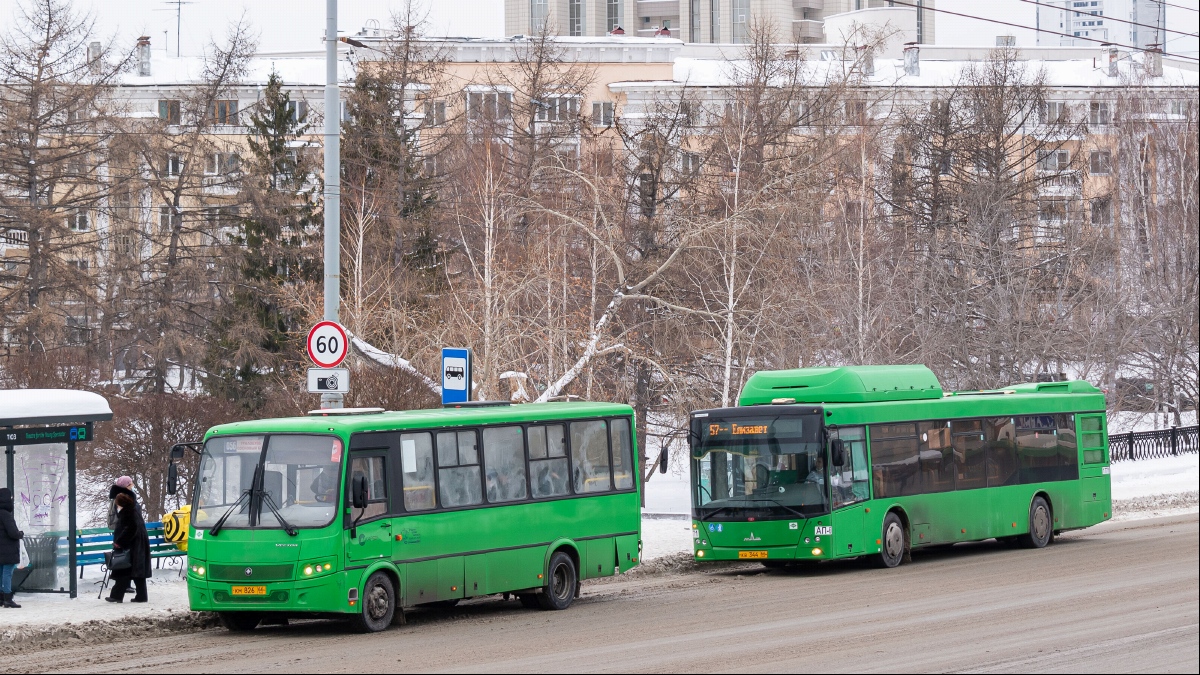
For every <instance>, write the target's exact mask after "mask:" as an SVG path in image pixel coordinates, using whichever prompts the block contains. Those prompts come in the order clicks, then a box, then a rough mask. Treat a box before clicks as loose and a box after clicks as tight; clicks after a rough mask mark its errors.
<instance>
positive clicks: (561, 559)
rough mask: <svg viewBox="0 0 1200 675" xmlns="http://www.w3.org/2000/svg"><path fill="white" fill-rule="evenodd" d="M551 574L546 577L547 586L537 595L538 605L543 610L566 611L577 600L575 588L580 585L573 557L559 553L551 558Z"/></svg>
mask: <svg viewBox="0 0 1200 675" xmlns="http://www.w3.org/2000/svg"><path fill="white" fill-rule="evenodd" d="M549 572H550V573H549V574H548V575H546V576H547V579H546V586H545V588H543V589H542V592H541V593H538V594H537V599H538V605H539V606H540V607H541V608H542V609H566V608H568V607H570V606H571V603H572V602H573V601H574V600H575V588H576V586H577V585H578V583H577V582H578V581H579V573H578V572H576V571H575V562H574V561H573V560H571V556H569V555H567V554H566V553H563V552H562V551H559V552H558V553H555V554H554V555H552V556H550V567H549Z"/></svg>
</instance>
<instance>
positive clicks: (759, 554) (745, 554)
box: [738, 551, 767, 560]
mask: <svg viewBox="0 0 1200 675" xmlns="http://www.w3.org/2000/svg"><path fill="white" fill-rule="evenodd" d="M738 557H739V558H742V559H746V558H752V559H755V560H757V559H760V558H765V557H767V552H766V551H738Z"/></svg>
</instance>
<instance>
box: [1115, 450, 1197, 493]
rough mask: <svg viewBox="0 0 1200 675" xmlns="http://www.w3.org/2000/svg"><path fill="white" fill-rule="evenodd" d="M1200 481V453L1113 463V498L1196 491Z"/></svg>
mask: <svg viewBox="0 0 1200 675" xmlns="http://www.w3.org/2000/svg"><path fill="white" fill-rule="evenodd" d="M1198 483H1200V455H1195V454H1186V455H1179V456H1177V457H1159V458H1157V459H1144V460H1138V461H1132V462H1116V463H1114V464H1113V465H1112V498H1113V499H1114V500H1126V499H1138V498H1145V497H1151V496H1154V495H1163V494H1182V493H1186V492H1195V491H1196V490H1197V484H1198Z"/></svg>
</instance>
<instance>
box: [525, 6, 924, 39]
mask: <svg viewBox="0 0 1200 675" xmlns="http://www.w3.org/2000/svg"><path fill="white" fill-rule="evenodd" d="M933 3H934V0H914V2H912V3H911V4H914V5H917V7H915V8H911V7H901V6H897V5H895V4H894V3H892V2H888V1H887V0H505V4H504V30H505V33H506V34H508V35H536V34H539V33H541V32H542V31H543V30H547V31H549V32H550V33H553V34H555V35H560V36H567V37H585V36H591V37H599V36H602V35H609V34H612V33H613V31H616V30H619V31H620V32H619V33H618V34H624V35H631V36H640V37H655V36H665V37H674V38H679V39H681V40H683V41H685V42H698V43H710V44H726V43H729V44H741V43H744V42H746V41H747V40H748V39H749V36H750V30H751V26H752V25H753V23H755V22H757V21H763V22H767V23H769V24H770V25H771V26H772V27H773V29H774V30H775V32H776V34H777V35H779V37H780V39H781V40H791V41H795V42H801V43H817V42H823V41H825V40H831V41H832V40H835V39H836V37H837V36H836V35H828V34H827V33H826V31H825V20H826V18H828V17H832V16H839V25H843V24H846V23H848V22H850V21H853V20H858V21H861V22H863V23H874V22H877V21H879V19H880V17H879V16H878V15H877V14H876V13H866V14H856V13H857V12H862V11H863V10H876V9H887V10H890V11H891V14H893V15H894V17H891V16H889V17H887V18H892V19H893V22H894V24H895V25H896V27H897V28H901V27H903V28H904V29H906V30H911V31H912V33H913V34H912V36H911V38H912V39H913V40H915V41H917V42H920V43H923V44H929V43H932V42H933V39H934V34H933V30H934V24H935V13H934V12H933V11H927V10H926V8H932V7H933ZM842 15H845V16H842ZM909 15H911V16H909ZM898 17H904V18H903V19H899V20H897V19H898ZM900 24H903V26H901V25H900ZM909 24H911V26H910V25H909Z"/></svg>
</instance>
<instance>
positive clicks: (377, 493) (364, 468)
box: [350, 456, 388, 520]
mask: <svg viewBox="0 0 1200 675" xmlns="http://www.w3.org/2000/svg"><path fill="white" fill-rule="evenodd" d="M384 460H385V458H384V457H380V456H371V457H355V458H354V459H353V460H352V461H351V462H350V478H351V481H350V484H351V485H354V479H355V478H357V477H359V476H365V477H366V479H367V509H366V511H364V512H363V514H362V517H363V519H364V520H369V519H371V518H377V517H379V516H384V515H387V512H388V503H387V471H385V470H384ZM355 515H356V516H357V514H355Z"/></svg>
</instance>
